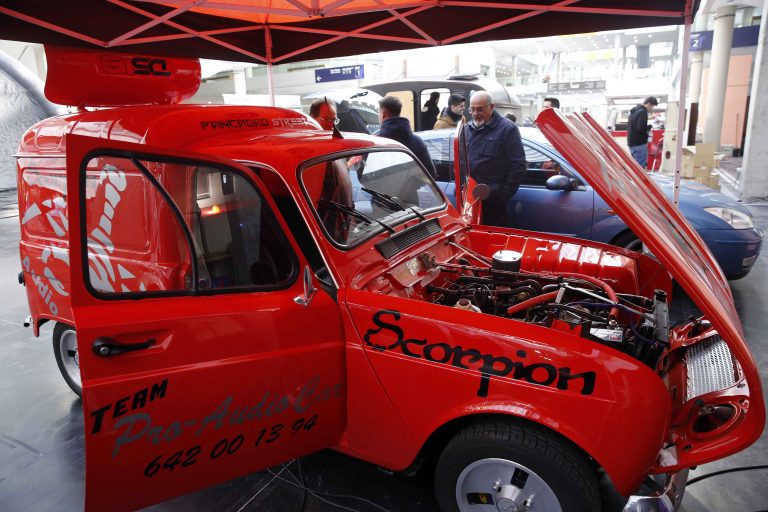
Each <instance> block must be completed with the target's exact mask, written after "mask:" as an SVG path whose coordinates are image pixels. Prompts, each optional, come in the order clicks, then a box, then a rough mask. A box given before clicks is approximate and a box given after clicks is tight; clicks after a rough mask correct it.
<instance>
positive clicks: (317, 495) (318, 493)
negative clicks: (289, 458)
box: [267, 468, 389, 512]
mask: <svg viewBox="0 0 768 512" xmlns="http://www.w3.org/2000/svg"><path fill="white" fill-rule="evenodd" d="M285 469H288V468H285ZM267 471H268V472H269V473H270V474H272V475H273V476H274V477H275V478H277V479H278V480H280V481H282V482H284V483H286V484H288V485H292V486H294V487H298V488H299V489H303V490H304V491H305V492H307V493H309V494H310V495H312V497H314V498H315V499H318V500H320V501H322V502H324V503H327V504H328V505H331V506H334V507H336V508H340V509H342V510H350V511H352V512H359V511H358V510H357V509H353V508H349V507H346V506H344V505H341V504H339V503H334V502H332V501H330V500H327V499H325V498H323V496H330V497H332V498H343V499H351V500H358V501H362V502H363V503H367V504H368V505H370V506H371V507H374V508H376V509H377V510H381V511H382V512H389V511H388V510H387V509H385V508H384V507H382V506H381V505H379V504H378V503H374V502H372V501H371V500H367V499H365V498H362V497H360V496H352V495H349V494H334V493H330V492H325V491H320V490H317V489H310V488H309V487H306V486H304V485H300V484H297V483H295V482H292V481H290V480H288V479H286V478H283V477H281V476H280V475H279V474H276V473H274V472H273V471H272V470H271V469H269V468H268V469H267ZM288 473H289V474H290V475H291V476H292V477H293V478H294V480H295V479H296V475H294V474H293V472H292V471H291V470H290V469H288ZM321 494H322V495H323V496H321Z"/></svg>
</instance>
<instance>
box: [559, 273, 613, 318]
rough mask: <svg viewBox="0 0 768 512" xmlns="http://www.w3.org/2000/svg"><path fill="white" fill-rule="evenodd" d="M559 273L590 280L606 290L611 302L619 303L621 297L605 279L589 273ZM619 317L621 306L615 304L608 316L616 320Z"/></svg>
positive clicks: (564, 275)
mask: <svg viewBox="0 0 768 512" xmlns="http://www.w3.org/2000/svg"><path fill="white" fill-rule="evenodd" d="M559 275H561V276H563V277H574V278H576V279H581V280H583V281H588V282H590V283H592V284H594V285H596V286H599V287H600V288H602V289H603V291H604V292H605V294H606V295H608V298H609V299H611V302H613V303H614V304H617V303H618V302H619V298H618V297H617V296H616V292H614V291H613V288H611V286H610V285H609V284H608V283H606V282H605V281H601V280H600V279H597V278H596V277H592V276H587V275H584V274H576V273H569V272H564V273H560V274H559ZM618 317H619V308H617V307H615V306H614V307H612V308H611V311H610V313H608V318H610V319H612V320H616V319H617V318H618Z"/></svg>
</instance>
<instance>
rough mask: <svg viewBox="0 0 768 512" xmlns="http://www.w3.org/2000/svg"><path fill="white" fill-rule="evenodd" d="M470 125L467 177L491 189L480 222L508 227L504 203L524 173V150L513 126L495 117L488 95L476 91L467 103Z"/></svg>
mask: <svg viewBox="0 0 768 512" xmlns="http://www.w3.org/2000/svg"><path fill="white" fill-rule="evenodd" d="M469 113H470V115H471V116H472V122H470V123H469V124H467V128H466V133H467V159H468V161H469V168H470V176H472V178H474V179H475V181H477V182H478V183H486V184H487V185H488V186H489V187H491V195H490V196H489V197H488V199H486V200H485V201H483V218H482V223H483V224H486V225H488V226H501V227H506V226H508V225H509V211H508V209H507V208H508V204H509V200H510V199H511V198H512V196H513V195H514V194H515V192H517V188H518V187H519V186H520V182H521V181H522V180H523V175H524V174H525V150H524V149H523V142H522V140H521V139H520V130H519V129H518V128H517V126H516V125H515V123H513V122H512V121H510V120H509V119H506V118H504V117H502V116H500V115H499V113H498V112H496V110H495V109H494V104H493V100H492V99H491V95H490V94H488V93H487V92H486V91H479V92H476V93H475V94H474V95H473V96H472V99H471V100H470V102H469Z"/></svg>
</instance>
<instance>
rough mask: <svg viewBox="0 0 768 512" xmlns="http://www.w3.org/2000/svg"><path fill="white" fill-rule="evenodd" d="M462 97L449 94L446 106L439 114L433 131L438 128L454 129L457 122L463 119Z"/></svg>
mask: <svg viewBox="0 0 768 512" xmlns="http://www.w3.org/2000/svg"><path fill="white" fill-rule="evenodd" d="M465 102H466V100H465V99H464V96H461V95H459V94H451V95H450V96H449V97H448V106H447V107H445V108H444V109H443V111H442V112H441V113H440V117H438V118H437V122H436V123H435V130H438V129H440V128H456V125H457V124H459V121H460V120H461V118H462V117H464V103H465Z"/></svg>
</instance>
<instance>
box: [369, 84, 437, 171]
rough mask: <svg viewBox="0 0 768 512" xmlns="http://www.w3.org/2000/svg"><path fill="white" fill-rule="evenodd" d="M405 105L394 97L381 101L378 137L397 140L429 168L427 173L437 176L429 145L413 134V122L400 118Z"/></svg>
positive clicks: (387, 97)
mask: <svg viewBox="0 0 768 512" xmlns="http://www.w3.org/2000/svg"><path fill="white" fill-rule="evenodd" d="M402 110H403V104H402V103H401V102H400V100H399V99H397V98H395V97H394V96H385V97H383V98H382V99H380V100H379V120H380V121H381V128H380V129H379V131H378V133H376V135H378V136H380V137H387V138H389V139H393V140H396V141H397V142H399V143H400V144H402V145H404V146H405V147H407V148H408V149H410V150H411V152H412V153H413V154H414V155H416V158H418V159H419V161H420V162H421V163H422V164H423V165H424V167H426V168H427V171H429V173H430V174H431V175H432V177H434V176H436V175H437V173H436V171H435V164H434V163H433V162H432V158H431V157H430V156H429V151H428V150H427V145H426V144H424V141H423V140H421V138H419V136H418V135H416V134H414V133H413V130H412V129H411V122H410V121H408V119H407V118H405V117H400V112H401V111H402Z"/></svg>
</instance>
